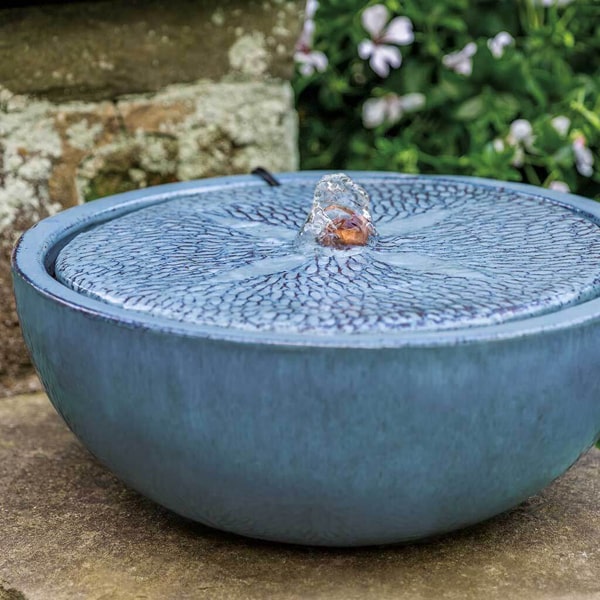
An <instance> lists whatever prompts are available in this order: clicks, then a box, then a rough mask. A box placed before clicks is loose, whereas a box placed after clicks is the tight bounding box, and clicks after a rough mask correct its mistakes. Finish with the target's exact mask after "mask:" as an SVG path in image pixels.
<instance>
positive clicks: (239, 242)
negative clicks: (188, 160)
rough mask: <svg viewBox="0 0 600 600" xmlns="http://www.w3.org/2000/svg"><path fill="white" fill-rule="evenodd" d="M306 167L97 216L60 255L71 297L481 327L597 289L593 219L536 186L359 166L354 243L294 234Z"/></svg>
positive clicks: (175, 313) (235, 324)
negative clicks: (365, 200)
mask: <svg viewBox="0 0 600 600" xmlns="http://www.w3.org/2000/svg"><path fill="white" fill-rule="evenodd" d="M318 179H319V176H318V175H316V174H315V175H314V176H310V175H309V176H307V175H306V174H304V175H303V176H298V178H297V179H294V178H293V177H292V178H287V179H286V180H285V181H284V183H283V185H281V186H280V187H268V186H267V185H265V183H264V182H262V181H261V180H259V179H257V180H256V183H248V181H245V182H244V183H243V184H242V185H229V186H223V187H219V186H216V187H210V186H208V187H206V188H200V189H199V190H198V192H197V193H194V192H192V193H186V194H184V195H178V196H174V197H172V198H170V199H168V200H166V201H164V202H161V203H158V204H154V205H151V206H148V207H146V208H142V209H139V210H137V211H134V212H131V213H128V214H126V215H124V216H120V217H118V218H115V219H113V220H111V221H108V222H105V223H103V224H100V225H98V226H96V227H94V228H93V229H91V230H89V231H86V232H83V233H81V234H79V235H77V236H76V237H75V238H74V239H73V240H71V241H70V242H69V243H68V244H67V245H66V246H65V247H64V248H63V249H62V250H61V252H60V254H59V256H58V258H57V261H56V266H55V271H56V277H57V278H58V279H59V281H61V282H62V283H63V284H65V285H67V286H69V287H70V288H72V289H74V290H76V291H78V292H79V293H81V294H85V295H87V296H91V297H93V298H96V299H98V300H101V301H102V302H105V303H109V304H112V305H117V306H120V307H124V308H126V309H129V310H131V311H138V312H144V313H150V314H152V315H155V316H160V317H164V318H167V319H172V320H176V321H180V322H186V323H193V324H197V325H199V326H211V327H225V328H233V329H237V330H244V331H254V332H271V333H275V334H276V333H279V332H281V333H292V334H303V333H310V334H313V335H323V336H327V335H330V334H332V333H340V332H343V333H347V334H353V335H361V334H364V333H387V332H392V333H393V332H402V331H408V330H410V331H419V330H448V329H454V328H459V327H460V328H464V327H480V326H486V325H492V324H498V323H502V322H505V321H509V320H518V319H522V318H525V317H530V316H534V315H539V314H543V313H548V312H553V311H557V310H559V309H561V308H563V307H565V306H568V305H572V304H577V303H580V302H583V301H585V300H588V299H590V298H592V297H595V296H597V294H598V289H599V287H600V230H599V227H598V224H597V222H596V220H595V218H593V217H592V216H591V215H589V214H587V213H584V212H582V211H578V210H576V209H574V208H572V207H569V206H564V205H561V204H560V203H559V202H556V201H553V200H551V199H549V198H547V197H545V196H544V191H543V190H540V191H539V193H536V192H535V191H532V192H531V193H529V192H524V191H515V190H513V189H510V188H506V187H503V186H502V185H501V184H499V185H497V186H494V185H484V184H480V183H476V182H475V183H473V182H468V181H464V182H463V181H458V180H444V179H441V178H426V177H414V178H412V177H409V178H407V177H401V176H395V175H393V174H390V175H389V176H384V177H382V176H381V175H380V176H378V177H372V178H370V177H369V175H368V174H362V175H361V176H360V177H358V182H359V183H360V184H361V185H363V186H364V188H365V189H366V190H367V192H368V194H369V196H370V210H371V213H372V218H373V223H374V225H375V227H376V231H377V234H376V235H375V236H373V237H372V239H371V240H370V241H369V244H368V245H366V246H361V247H350V248H343V249H338V248H323V247H320V246H318V245H315V246H314V247H313V246H310V245H308V246H307V245H306V244H302V243H299V236H298V233H299V231H300V230H301V228H302V226H303V224H304V222H305V221H306V218H307V214H308V212H309V211H310V208H311V201H312V195H313V190H314V187H315V184H316V183H317V181H318Z"/></svg>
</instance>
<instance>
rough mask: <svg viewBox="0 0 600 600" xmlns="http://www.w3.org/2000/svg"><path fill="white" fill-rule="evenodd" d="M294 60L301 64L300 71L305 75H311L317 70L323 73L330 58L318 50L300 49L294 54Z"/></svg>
mask: <svg viewBox="0 0 600 600" xmlns="http://www.w3.org/2000/svg"><path fill="white" fill-rule="evenodd" d="M294 60H295V61H296V62H297V63H298V64H299V65H300V67H299V69H300V73H302V75H304V76H305V77H309V76H310V75H312V74H313V73H314V72H315V71H318V72H319V73H322V72H323V71H325V70H326V69H327V65H328V64H329V60H328V59H327V57H326V56H325V54H323V52H319V51H318V50H310V51H308V52H301V51H298V52H296V53H295V54H294Z"/></svg>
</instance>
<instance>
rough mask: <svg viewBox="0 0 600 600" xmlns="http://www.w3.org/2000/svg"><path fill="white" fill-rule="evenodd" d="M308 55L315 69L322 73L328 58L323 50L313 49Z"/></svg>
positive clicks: (327, 63)
mask: <svg viewBox="0 0 600 600" xmlns="http://www.w3.org/2000/svg"><path fill="white" fill-rule="evenodd" d="M310 56H311V62H312V64H313V65H314V67H315V69H316V70H317V71H319V73H322V72H323V71H325V70H326V69H327V65H329V59H328V58H327V56H325V54H324V53H323V52H320V51H318V50H314V51H313V52H311V53H310Z"/></svg>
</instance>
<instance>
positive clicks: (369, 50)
mask: <svg viewBox="0 0 600 600" xmlns="http://www.w3.org/2000/svg"><path fill="white" fill-rule="evenodd" d="M389 18H390V13H389V11H388V9H387V8H386V7H385V6H384V5H383V4H376V5H375V6H370V7H369V8H367V9H365V10H364V11H363V14H362V24H363V27H364V28H365V29H366V30H367V31H368V32H369V34H370V36H371V39H370V40H363V41H362V42H361V43H360V44H359V45H358V55H359V56H360V57H361V58H362V59H363V60H366V59H369V64H370V65H371V69H373V71H375V73H377V75H379V76H380V77H387V76H388V75H389V73H390V67H392V68H393V69H397V68H398V67H399V66H400V65H401V64H402V54H401V53H400V50H398V48H396V46H390V45H389V44H396V45H398V46H406V45H407V44H411V43H412V41H413V40H414V39H415V36H414V34H413V26H412V22H411V20H410V19H409V18H407V17H396V18H395V19H393V20H392V21H391V22H390V23H388V20H389ZM386 24H387V25H386Z"/></svg>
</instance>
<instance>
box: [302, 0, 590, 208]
mask: <svg viewBox="0 0 600 600" xmlns="http://www.w3.org/2000/svg"><path fill="white" fill-rule="evenodd" d="M548 3H550V4H551V5H550V6H543V4H548ZM375 4H383V5H385V6H386V7H387V9H388V10H389V13H390V15H389V18H390V20H391V19H393V18H395V17H398V16H404V17H408V18H409V19H410V20H411V21H412V24H413V30H414V41H413V42H412V43H410V44H407V45H400V46H398V45H395V47H396V48H398V50H399V51H400V52H401V54H402V65H401V66H400V67H399V68H396V69H392V70H391V72H390V74H389V76H387V77H382V76H380V75H378V74H377V73H376V72H374V71H373V68H372V67H371V66H370V64H369V61H368V60H364V59H362V58H360V56H359V54H358V46H359V44H360V42H361V41H362V40H365V39H370V35H369V33H368V32H367V31H366V30H365V28H364V26H363V23H362V15H363V12H364V10H365V8H367V7H370V6H374V5H375ZM315 23H316V33H315V37H314V45H313V48H314V50H318V51H321V52H323V53H324V54H325V55H326V56H327V59H328V65H327V68H326V69H325V70H324V71H323V72H318V71H317V70H315V72H314V73H313V74H309V75H306V74H304V75H302V74H300V73H298V75H297V76H296V78H295V81H294V87H295V90H296V95H297V106H298V109H299V113H300V146H301V162H302V168H304V169H327V170H330V169H376V170H391V171H401V172H408V173H455V174H464V175H477V176H482V177H491V178H496V179H504V180H514V181H525V182H528V183H532V184H535V185H546V186H549V185H550V184H551V183H552V182H555V181H557V182H565V183H566V184H567V185H568V186H569V188H570V190H571V191H573V192H576V193H579V194H582V195H584V196H588V197H596V198H597V199H600V158H599V154H600V152H599V150H600V1H599V0H574V1H573V2H570V3H569V2H567V0H546V1H545V2H544V1H543V0H514V1H508V0H476V1H472V2H469V1H468V0H380V2H377V3H376V2H370V3H368V4H365V2H363V1H362V0H321V4H320V6H319V8H318V10H317V13H316V16H315ZM501 31H506V32H508V33H509V34H510V35H511V36H512V38H513V39H512V42H511V43H510V44H509V45H507V46H506V47H504V48H503V53H502V55H501V56H494V55H493V53H492V52H491V50H490V48H489V46H488V40H490V39H491V38H493V37H494V36H495V35H496V34H498V33H499V32H501ZM471 42H474V43H475V44H476V47H477V51H476V53H475V55H474V56H473V57H472V72H471V73H470V74H468V73H467V74H465V73H463V74H461V73H460V72H456V70H453V69H452V68H449V67H448V66H446V65H445V64H444V56H445V55H448V54H450V53H452V52H455V51H459V50H461V49H462V48H464V47H465V46H466V45H467V44H469V43H471ZM391 45H392V46H394V44H391ZM414 93H419V94H422V95H423V96H424V101H425V104H424V106H422V107H421V108H418V109H413V110H406V111H404V113H403V114H402V115H401V116H400V117H398V115H397V114H396V115H393V116H392V117H389V115H388V118H387V119H386V120H385V121H384V122H381V123H379V124H377V125H375V126H371V127H368V126H365V122H364V116H363V111H364V110H365V108H364V106H365V102H366V101H367V100H368V99H370V98H384V99H385V98H387V99H391V101H392V102H396V101H397V97H404V96H406V95H407V94H414ZM390 94H394V95H396V96H391V95H390ZM558 116H561V117H567V119H568V121H566V120H565V119H563V123H565V122H566V123H567V124H568V129H567V130H566V131H564V132H563V133H561V132H560V131H559V130H557V129H560V128H557V127H556V126H555V123H556V122H553V119H554V118H555V117H558ZM516 120H526V121H528V122H529V123H530V125H531V135H529V136H525V139H515V136H514V135H511V132H512V133H513V134H514V133H515V131H516V130H511V124H513V123H514V121H516ZM518 122H520V123H521V125H523V121H518ZM513 127H516V126H513ZM517 138H518V136H517ZM578 148H579V150H580V151H581V153H584V154H585V156H583V158H582V156H581V154H580V155H579V158H578V154H577V149H578ZM586 157H587V158H586ZM582 160H583V161H584V162H585V161H586V160H587V165H588V166H587V168H586V166H585V165H582V164H581V161H582ZM590 162H593V166H592V167H591V168H590ZM590 171H593V172H591V173H590ZM586 172H587V173H586ZM557 185H560V184H557Z"/></svg>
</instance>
